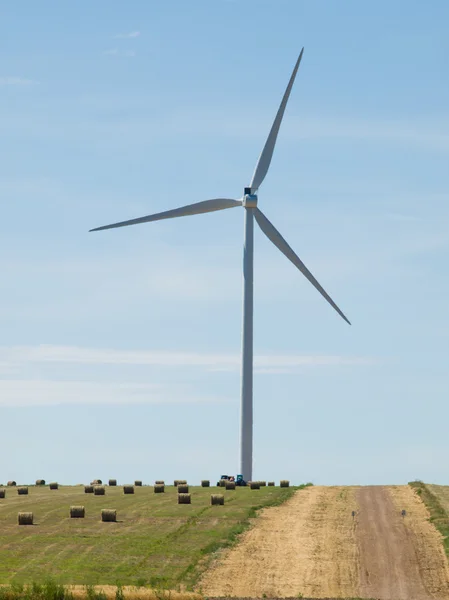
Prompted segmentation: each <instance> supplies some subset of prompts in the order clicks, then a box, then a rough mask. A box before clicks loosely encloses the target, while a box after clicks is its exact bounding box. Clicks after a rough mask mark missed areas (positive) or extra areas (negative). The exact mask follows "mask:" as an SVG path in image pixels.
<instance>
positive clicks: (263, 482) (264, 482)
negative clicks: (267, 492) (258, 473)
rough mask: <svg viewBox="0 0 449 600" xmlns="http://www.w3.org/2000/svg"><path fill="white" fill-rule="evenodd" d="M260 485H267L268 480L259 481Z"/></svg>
mask: <svg viewBox="0 0 449 600" xmlns="http://www.w3.org/2000/svg"><path fill="white" fill-rule="evenodd" d="M259 485H260V487H266V485H267V482H266V481H259Z"/></svg>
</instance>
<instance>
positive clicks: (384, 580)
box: [200, 486, 449, 600]
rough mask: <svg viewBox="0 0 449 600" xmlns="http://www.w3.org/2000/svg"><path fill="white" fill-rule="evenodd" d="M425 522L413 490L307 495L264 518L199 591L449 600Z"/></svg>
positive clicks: (224, 555)
mask: <svg viewBox="0 0 449 600" xmlns="http://www.w3.org/2000/svg"><path fill="white" fill-rule="evenodd" d="M266 489H269V488H266ZM402 509H405V510H406V516H405V517H402V515H401V510H402ZM353 510H354V511H355V516H354V517H353V516H352V511H353ZM427 519H428V513H427V510H426V508H425V506H424V505H423V504H422V502H421V501H420V499H419V497H418V496H417V495H416V494H415V493H414V492H413V490H412V489H411V488H410V487H409V486H392V487H382V486H370V487H362V488H359V487H310V488H307V489H306V490H304V491H301V492H299V493H296V494H295V495H294V496H293V497H292V498H291V499H290V500H289V501H288V502H286V503H285V504H283V505H282V506H279V507H277V508H270V509H267V510H264V511H263V512H262V513H261V515H260V516H259V518H258V519H257V520H256V521H255V523H254V527H253V528H252V529H251V530H249V531H248V532H246V533H245V534H244V535H243V536H242V540H241V542H240V543H239V544H238V545H237V546H235V547H234V548H232V549H231V550H227V551H226V550H225V551H222V552H221V555H220V556H218V557H217V559H216V562H215V564H214V565H212V567H211V569H210V570H209V571H208V572H206V573H205V574H204V576H203V578H202V580H201V582H200V589H201V590H202V591H203V592H204V593H205V594H206V595H207V596H208V597H209V598H210V597H213V596H223V595H228V596H239V597H262V596H264V595H265V596H266V597H272V598H274V597H293V596H296V597H297V596H298V595H299V594H302V595H303V597H304V598H306V597H308V598H345V597H362V598H379V599H382V600H411V599H413V600H431V599H433V600H435V599H439V600H448V599H449V570H448V564H447V560H446V558H445V555H444V550H443V547H442V542H441V535H440V534H439V533H438V532H437V531H436V530H435V528H434V527H433V526H432V525H431V524H430V523H429V522H428V520H427Z"/></svg>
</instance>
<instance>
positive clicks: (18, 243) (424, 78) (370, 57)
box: [0, 0, 449, 484]
mask: <svg viewBox="0 0 449 600" xmlns="http://www.w3.org/2000/svg"><path fill="white" fill-rule="evenodd" d="M448 19H449V6H448V5H447V3H446V2H444V1H443V0H441V1H437V0H435V2H433V3H432V5H431V6H430V5H429V6H425V5H424V4H423V3H422V2H414V1H412V2H408V3H407V7H406V8H405V4H404V3H396V4H392V3H390V2H385V1H380V2H376V3H362V2H356V1H342V2H338V3H331V2H322V1H316V2H303V1H300V0H277V1H275V0H234V1H232V0H201V1H200V0H195V1H193V2H184V1H182V0H172V1H167V2H163V3H162V2H148V1H146V0H134V1H130V2H126V3H125V2H119V1H111V0H108V2H106V1H97V2H95V3H92V2H87V1H84V0H80V1H79V2H77V3H76V4H74V3H58V5H55V3H54V2H49V1H45V0H43V1H41V2H39V3H36V2H34V1H32V0H28V1H24V2H22V3H20V6H19V4H18V3H12V2H11V3H6V2H5V3H2V6H1V9H0V28H1V50H2V53H1V54H2V59H1V62H0V127H1V143H0V159H1V169H0V198H1V208H2V211H1V220H0V269H1V274H2V276H1V279H0V333H1V337H0V431H1V437H2V448H3V450H2V453H1V458H0V482H4V481H6V480H8V479H16V480H17V481H23V482H25V481H28V482H30V481H33V480H34V479H36V478H40V477H44V478H45V479H47V480H50V479H55V480H58V481H60V482H63V483H80V482H85V481H89V480H90V479H92V478H94V477H100V478H103V479H107V478H109V477H116V478H117V479H118V480H119V481H121V482H128V481H132V480H133V479H134V478H141V479H143V480H145V481H147V482H152V481H153V480H154V479H157V478H165V479H166V480H171V479H173V478H177V477H178V478H184V477H185V478H187V479H188V480H189V481H191V482H195V481H198V480H199V479H200V478H210V479H212V480H213V479H215V478H217V477H218V476H219V475H220V474H221V473H225V472H230V473H236V472H237V471H238V464H239V460H238V457H239V441H238V438H239V418H240V408H239V401H240V399H239V394H240V373H239V360H240V359H239V355H240V340H241V331H240V330H241V308H242V306H241V305H242V301H241V294H242V274H241V266H242V241H243V211H242V210H240V209H234V210H229V211H223V212H218V213H213V214H208V215H201V216H196V217H186V218H183V219H174V220H171V221H163V222H159V223H151V224H147V225H139V226H135V227H129V228H124V229H118V230H113V231H105V232H99V233H88V230H89V229H91V228H92V227H96V226H99V225H103V224H106V223H110V222H114V221H119V220H124V219H128V218H133V217H138V216H142V215H145V214H150V213H152V212H158V211H161V210H166V209H169V208H174V207H176V206H180V205H183V204H189V203H192V202H197V201H200V200H205V199H208V198H214V197H220V196H223V197H237V198H238V197H240V196H241V194H242V191H243V187H244V186H245V185H248V183H249V181H250V178H251V175H252V172H253V169H254V166H255V163H256V161H257V158H258V155H259V153H260V151H261V149H262V147H263V144H264V142H265V139H266V136H267V134H268V131H269V128H270V126H271V123H272V120H273V118H274V116H275V113H276V110H277V107H278V105H279V102H280V100H281V97H282V94H283V91H284V89H285V86H286V84H287V82H288V78H289V76H290V73H291V70H292V68H293V65H294V62H295V60H296V58H297V55H298V53H299V51H300V49H301V47H302V46H304V47H305V51H304V57H303V61H302V63H301V66H300V70H299V72H298V76H297V79H296V83H295V86H294V88H293V92H292V94H291V97H290V101H289V105H288V107H287V110H286V113H285V117H284V121H283V124H282V127H281V131H280V134H279V138H278V143H277V147H276V150H275V154H274V157H273V161H272V164H271V168H270V172H269V174H268V176H267V178H266V180H265V182H264V183H263V185H262V187H261V188H260V191H259V205H260V207H261V208H262V210H263V211H264V212H265V214H266V215H267V216H268V218H269V219H270V220H271V221H272V222H273V223H274V225H275V226H276V227H277V228H278V229H279V230H280V231H281V233H282V234H283V235H284V237H285V238H286V239H287V241H288V242H289V243H290V244H291V246H292V247H293V248H294V249H295V251H296V252H297V253H298V254H299V256H300V257H301V258H302V259H303V260H304V262H305V263H306V265H307V266H308V267H309V268H310V270H311V271H312V272H313V273H314V275H315V276H316V277H317V279H318V280H319V281H320V283H321V284H322V285H323V286H324V287H325V289H326V290H327V291H328V292H329V293H330V294H331V295H332V297H333V298H334V300H335V301H336V302H337V304H338V305H339V306H340V307H341V308H342V310H343V311H344V312H345V313H346V314H347V315H348V317H349V319H350V320H351V321H352V323H353V325H352V327H349V326H348V325H346V323H344V321H343V320H341V319H340V318H339V317H338V315H337V314H336V313H334V311H333V310H332V309H331V308H330V307H329V306H328V305H327V304H326V302H325V301H324V300H323V299H322V298H321V297H320V295H319V294H318V293H317V292H316V291H315V290H314V289H313V288H312V287H311V286H310V284H309V283H308V282H307V281H306V280H305V279H304V278H303V277H302V276H301V274H300V273H299V272H298V271H296V270H295V268H294V267H293V266H292V265H291V264H290V263H289V262H288V261H287V259H286V258H285V257H283V256H282V255H281V254H280V253H279V252H278V251H277V250H276V249H275V248H274V246H272V245H271V243H270V242H269V241H268V240H267V239H266V238H264V236H263V234H262V233H261V232H260V231H259V230H257V231H256V237H255V253H256V256H255V355H256V365H255V408H254V411H255V412H254V421H255V422H254V427H255V435H254V476H255V478H257V479H262V478H266V479H280V478H290V480H291V481H293V482H296V483H300V482H305V481H313V482H315V483H317V484H318V483H320V484H357V483H360V484H369V483H372V484H376V483H405V482H407V481H408V480H410V479H414V478H420V479H424V480H426V481H432V482H434V483H449V471H448V466H447V464H448V457H449V436H447V423H448V417H449V408H448V402H447V399H448V389H449V373H448V369H447V364H448V359H449V304H448V302H447V297H448V295H449V280H448V269H447V264H448V259H449V232H448V219H449V208H448V200H449V169H448V167H447V164H448V158H449V108H448V106H449V82H448V75H447V74H448V72H449V59H448V56H449V39H448V37H447V22H448Z"/></svg>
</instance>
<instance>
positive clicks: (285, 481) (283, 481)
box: [280, 479, 290, 487]
mask: <svg viewBox="0 0 449 600" xmlns="http://www.w3.org/2000/svg"><path fill="white" fill-rule="evenodd" d="M280 486H281V487H289V486H290V481H289V480H288V479H281V481H280Z"/></svg>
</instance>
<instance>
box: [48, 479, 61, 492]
mask: <svg viewBox="0 0 449 600" xmlns="http://www.w3.org/2000/svg"><path fill="white" fill-rule="evenodd" d="M49 487H50V489H51V490H57V489H59V484H58V483H56V481H53V482H52V483H50V486H49Z"/></svg>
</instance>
